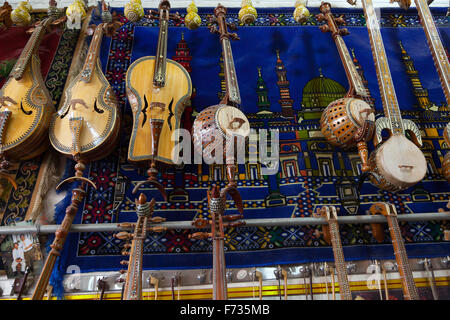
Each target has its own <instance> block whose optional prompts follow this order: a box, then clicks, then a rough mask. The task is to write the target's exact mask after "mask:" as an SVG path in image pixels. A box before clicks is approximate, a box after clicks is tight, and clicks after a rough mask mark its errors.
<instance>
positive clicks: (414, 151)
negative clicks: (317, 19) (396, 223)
mask: <svg viewBox="0 0 450 320" xmlns="http://www.w3.org/2000/svg"><path fill="white" fill-rule="evenodd" d="M361 1H362V4H363V9H364V15H365V17H366V25H367V31H368V34H369V39H370V46H371V48H372V55H373V58H374V62H375V69H376V73H377V79H378V86H379V88H380V94H381V98H382V102H383V110H384V115H385V116H384V117H380V118H378V119H377V120H376V122H375V127H376V129H375V135H374V144H375V146H376V149H375V150H374V152H373V153H372V154H371V155H370V157H369V166H370V180H371V182H372V184H374V185H375V186H377V187H379V188H380V189H383V190H387V191H391V192H396V191H400V190H404V189H406V188H409V187H411V186H413V185H415V184H416V183H418V182H419V181H421V180H422V179H423V177H424V176H425V173H426V171H427V165H426V160H425V156H424V155H423V153H422V151H421V150H420V149H419V147H420V146H421V145H422V138H421V134H420V131H419V128H418V127H417V125H416V124H415V123H414V122H413V121H411V120H408V119H402V116H401V113H400V108H399V104H398V101H397V96H396V93H395V88H394V85H393V81H392V77H391V73H390V70H389V64H388V59H387V56H386V51H385V49H384V44H383V39H382V37H381V32H380V26H379V23H378V20H377V16H376V14H375V10H374V8H373V4H372V0H361ZM384 129H387V130H388V131H389V134H390V136H389V138H388V139H387V141H384V142H383V141H382V134H381V132H382V131H383V130H384ZM407 132H408V133H409V136H410V137H411V140H409V139H408V138H407V137H406V133H407Z"/></svg>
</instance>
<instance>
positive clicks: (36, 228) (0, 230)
mask: <svg viewBox="0 0 450 320" xmlns="http://www.w3.org/2000/svg"><path fill="white" fill-rule="evenodd" d="M430 220H450V211H447V212H430V213H414V214H399V215H398V221H430ZM243 221H244V222H245V225H243V226H242V227H241V228H245V227H275V226H280V227H281V226H301V225H303V226H304V225H322V224H327V222H326V220H325V219H323V218H277V219H247V220H243ZM338 223H339V224H358V223H366V224H368V223H387V220H386V218H385V217H384V216H382V215H358V216H344V217H339V218H338ZM155 226H156V225H155ZM158 226H159V227H164V228H167V229H195V226H193V225H192V221H168V222H163V223H160V224H158ZM58 228H59V225H57V224H51V225H39V224H35V225H33V226H3V227H0V235H1V234H22V233H24V234H25V233H38V234H39V233H40V234H45V233H55V231H56V230H57V229H58ZM131 229H133V226H130V227H124V226H120V223H98V224H74V225H72V227H71V228H70V232H112V231H116V232H118V231H125V230H131Z"/></svg>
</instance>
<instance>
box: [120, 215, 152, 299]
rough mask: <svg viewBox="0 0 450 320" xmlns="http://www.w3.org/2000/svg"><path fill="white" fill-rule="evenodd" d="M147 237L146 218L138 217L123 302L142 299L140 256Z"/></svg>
mask: <svg viewBox="0 0 450 320" xmlns="http://www.w3.org/2000/svg"><path fill="white" fill-rule="evenodd" d="M146 235H147V217H145V216H140V217H139V218H138V221H137V223H136V227H135V229H134V235H133V240H132V242H131V250H130V259H129V262H128V271H127V278H126V282H125V289H124V293H123V300H141V299H142V255H143V253H144V240H145V237H146Z"/></svg>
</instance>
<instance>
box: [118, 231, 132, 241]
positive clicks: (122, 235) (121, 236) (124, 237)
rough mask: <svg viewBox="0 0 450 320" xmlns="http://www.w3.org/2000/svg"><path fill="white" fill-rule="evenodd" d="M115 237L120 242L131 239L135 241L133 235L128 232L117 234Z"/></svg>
mask: <svg viewBox="0 0 450 320" xmlns="http://www.w3.org/2000/svg"><path fill="white" fill-rule="evenodd" d="M114 237H115V238H117V239H120V240H130V239H133V235H132V234H131V233H128V232H125V231H122V232H119V233H116V234H115V235H114Z"/></svg>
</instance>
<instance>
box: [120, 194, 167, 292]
mask: <svg viewBox="0 0 450 320" xmlns="http://www.w3.org/2000/svg"><path fill="white" fill-rule="evenodd" d="M154 206H155V199H152V201H150V202H147V198H146V197H145V195H144V194H141V195H140V196H139V199H136V214H137V216H138V220H137V222H136V224H134V232H133V234H130V233H127V232H119V233H118V234H116V235H115V237H117V238H119V239H122V240H123V239H125V240H131V244H130V245H126V246H125V248H126V249H128V248H130V251H126V250H125V251H123V252H122V253H123V254H124V255H129V256H130V258H129V260H128V261H122V264H128V270H127V273H126V280H125V285H124V289H123V298H122V299H123V300H142V270H143V266H142V255H143V253H144V241H145V239H146V237H147V232H149V231H153V232H162V231H164V230H165V228H161V227H150V226H148V224H150V223H160V222H163V221H165V219H164V218H161V217H154V218H153V217H152V215H153V209H154ZM122 225H123V224H122ZM130 225H133V224H130Z"/></svg>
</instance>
